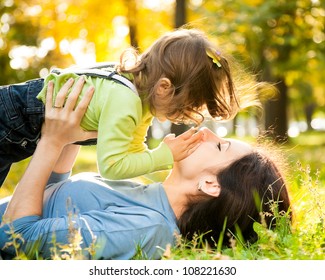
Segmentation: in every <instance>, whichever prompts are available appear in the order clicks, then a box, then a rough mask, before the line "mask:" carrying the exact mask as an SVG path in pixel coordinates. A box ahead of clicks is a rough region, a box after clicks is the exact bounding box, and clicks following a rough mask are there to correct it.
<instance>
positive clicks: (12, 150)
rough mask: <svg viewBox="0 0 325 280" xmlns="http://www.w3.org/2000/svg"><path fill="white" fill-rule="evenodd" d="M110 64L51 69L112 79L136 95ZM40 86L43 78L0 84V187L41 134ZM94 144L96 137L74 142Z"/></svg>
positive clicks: (58, 71) (42, 111)
mask: <svg viewBox="0 0 325 280" xmlns="http://www.w3.org/2000/svg"><path fill="white" fill-rule="evenodd" d="M114 66H115V64H113V63H107V62H106V63H97V64H95V65H94V66H92V67H87V68H84V69H82V68H73V69H71V68H68V69H65V70H62V69H54V70H52V72H54V73H56V74H60V73H64V72H74V73H76V74H78V75H88V76H91V77H97V78H105V79H110V80H114V81H115V82H117V83H121V84H123V85H125V86H126V87H129V88H130V89H131V90H132V91H133V92H134V93H135V94H138V93H137V91H136V88H135V86H134V85H133V83H132V82H131V81H130V80H128V79H127V78H126V77H124V76H121V75H119V74H117V73H116V72H115V71H114ZM43 85H44V80H43V79H35V80H30V81H27V82H25V83H21V84H13V85H7V86H0V187H1V186H2V184H3V182H4V180H5V178H6V176H7V174H8V172H9V170H10V167H11V165H12V163H14V162H18V161H21V160H23V159H26V158H28V157H30V156H31V155H33V153H34V151H35V149H36V146H37V142H38V141H39V138H40V136H41V128H42V123H43V121H44V116H45V107H44V104H43V103H42V102H41V101H40V100H38V99H37V98H36V96H37V95H38V93H39V92H40V91H41V90H42V88H43ZM75 144H78V145H96V144H97V139H88V140H85V141H82V142H76V143H75Z"/></svg>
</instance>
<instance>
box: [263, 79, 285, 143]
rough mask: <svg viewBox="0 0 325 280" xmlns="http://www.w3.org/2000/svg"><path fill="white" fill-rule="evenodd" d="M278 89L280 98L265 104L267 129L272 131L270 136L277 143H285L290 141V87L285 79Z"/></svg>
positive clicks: (279, 83)
mask: <svg viewBox="0 0 325 280" xmlns="http://www.w3.org/2000/svg"><path fill="white" fill-rule="evenodd" d="M276 87H277V89H278V91H279V92H278V98H277V99H276V100H270V101H267V102H266V104H265V129H267V130H270V135H271V136H272V137H273V138H274V140H276V141H277V142H285V141H287V140H288V135H287V131H288V117H287V103H288V94H287V92H288V87H287V85H286V84H285V82H284V79H283V78H281V80H280V82H278V83H277V85H276Z"/></svg>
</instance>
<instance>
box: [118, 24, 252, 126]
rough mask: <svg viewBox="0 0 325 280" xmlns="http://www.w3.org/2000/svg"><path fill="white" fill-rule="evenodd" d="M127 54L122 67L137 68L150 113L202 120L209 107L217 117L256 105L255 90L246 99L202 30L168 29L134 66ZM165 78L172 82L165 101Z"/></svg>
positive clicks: (179, 119) (134, 70) (175, 119)
mask: <svg viewBox="0 0 325 280" xmlns="http://www.w3.org/2000/svg"><path fill="white" fill-rule="evenodd" d="M134 54H135V55H136V53H134ZM125 57H126V53H124V54H122V56H121V65H120V66H119V71H121V72H126V73H132V74H133V75H134V79H135V85H136V87H137V89H138V91H139V94H140V95H142V96H143V97H144V98H145V100H146V101H147V102H148V104H149V106H150V110H151V113H152V114H153V115H155V113H156V112H160V113H163V114H164V116H165V117H166V118H167V119H169V120H170V121H171V122H174V123H178V122H182V123H187V122H195V123H196V124H200V123H201V122H202V121H203V120H204V116H203V114H204V111H208V113H209V115H210V116H211V117H212V118H216V119H219V120H228V119H232V118H233V117H234V116H235V115H236V114H237V113H238V111H239V109H240V108H244V107H248V106H251V105H252V104H256V102H255V101H256V92H255V90H254V91H252V92H247V91H246V92H245V95H246V96H245V102H241V99H240V98H239V97H240V93H239V92H237V88H236V85H235V82H234V79H233V77H232V75H233V73H232V72H231V69H230V65H229V63H228V60H227V59H226V57H225V56H224V54H223V53H222V52H220V51H219V50H217V49H216V47H215V46H214V45H213V44H212V43H211V42H210V41H209V40H208V39H207V37H206V36H205V34H204V33H203V32H201V31H199V30H196V29H178V30H176V31H173V32H169V33H166V34H165V35H163V36H162V37H160V38H159V39H158V40H157V41H156V42H155V43H154V44H153V45H152V46H151V47H150V48H148V49H147V50H146V51H145V52H144V53H143V54H142V55H141V57H140V59H139V60H138V61H137V63H136V64H135V65H134V66H133V67H131V68H130V69H127V68H126V67H125V65H124V61H125ZM161 78H168V79H169V80H170V82H171V83H172V86H171V88H170V92H169V94H167V97H166V100H164V102H163V104H164V106H160V104H161V102H159V101H160V100H157V95H156V89H157V86H158V84H159V80H160V79H161ZM246 86H247V85H246Z"/></svg>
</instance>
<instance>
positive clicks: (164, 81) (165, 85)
mask: <svg viewBox="0 0 325 280" xmlns="http://www.w3.org/2000/svg"><path fill="white" fill-rule="evenodd" d="M171 86H172V83H171V81H170V80H169V79H168V78H161V79H160V80H159V81H158V88H157V94H158V95H159V96H160V97H167V95H168V93H169V89H170V87H171Z"/></svg>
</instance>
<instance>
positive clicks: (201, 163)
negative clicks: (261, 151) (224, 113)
mask: <svg viewBox="0 0 325 280" xmlns="http://www.w3.org/2000/svg"><path fill="white" fill-rule="evenodd" d="M202 131H203V133H204V136H203V142H202V143H201V145H200V146H199V147H198V148H197V149H196V150H195V151H194V152H193V153H192V154H191V155H190V156H188V157H187V158H185V159H184V160H182V161H180V162H176V163H175V167H177V168H178V169H179V170H180V171H181V172H182V173H183V176H186V177H188V176H192V177H193V176H195V175H203V173H207V174H216V173H217V172H218V170H221V169H223V168H225V167H227V166H228V165H229V164H231V163H232V162H234V161H235V160H237V159H238V158H240V157H242V156H244V155H247V154H249V153H250V152H252V147H251V146H250V145H248V144H247V143H245V142H242V141H239V140H235V139H224V138H220V137H219V136H217V135H216V134H214V133H213V132H212V131H211V130H209V129H207V128H203V129H202Z"/></svg>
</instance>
